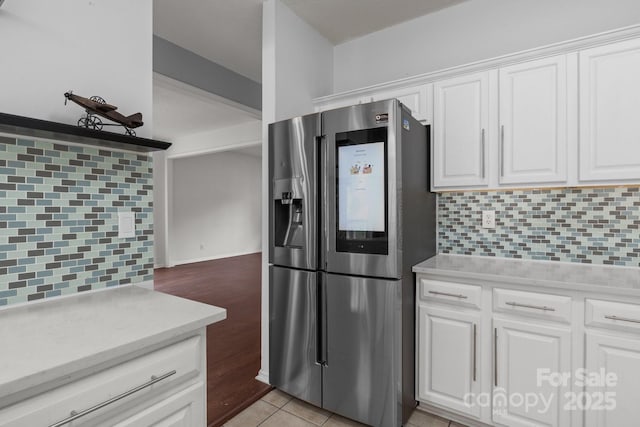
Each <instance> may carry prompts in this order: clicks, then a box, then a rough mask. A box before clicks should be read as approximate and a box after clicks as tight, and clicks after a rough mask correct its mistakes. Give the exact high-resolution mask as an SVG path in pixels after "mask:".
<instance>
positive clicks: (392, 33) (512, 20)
mask: <svg viewBox="0 0 640 427" xmlns="http://www.w3.org/2000/svg"><path fill="white" fill-rule="evenodd" d="M638 23H640V1H638V0H536V1H531V0H471V1H467V2H464V3H461V4H459V5H456V6H453V7H450V8H447V9H443V10H440V11H438V12H436V13H433V14H430V15H426V16H423V17H420V18H417V19H414V20H412V21H409V22H406V23H403V24H399V25H396V26H394V27H390V28H387V29H384V30H381V31H378V32H376V33H372V34H369V35H366V36H363V37H361V38H358V39H355V40H352V41H349V42H346V43H343V44H341V45H338V46H336V47H335V50H334V55H335V56H334V77H333V78H334V88H333V92H342V91H345V90H349V89H357V88H360V87H365V86H369V85H372V84H377V83H384V82H388V81H392V80H397V79H400V78H404V77H410V76H415V75H418V74H422V73H426V72H431V71H436V70H441V69H445V68H449V67H452V66H456V65H463V64H467V63H470V62H475V61H478V60H483V59H489V58H493V57H496V56H501V55H505V54H508V53H514V52H518V51H522V50H526V49H531V48H535V47H540V46H544V45H548V44H552V43H556V42H561V41H565V40H570V39H574V38H578V37H582V36H587V35H592V34H596V33H599V32H603V31H606V30H612V29H617V28H621V27H624V26H628V25H634V24H638ZM328 94H329V92H327V93H326V95H328Z"/></svg>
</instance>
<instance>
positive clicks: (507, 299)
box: [493, 288, 571, 323]
mask: <svg viewBox="0 0 640 427" xmlns="http://www.w3.org/2000/svg"><path fill="white" fill-rule="evenodd" d="M493 311H496V312H502V313H509V314H519V315H525V316H531V317H537V318H541V319H547V320H554V321H557V322H563V323H571V297H566V296H562V295H551V294H542V293H538V292H523V291H514V290H511V289H497V288H496V289H494V290H493Z"/></svg>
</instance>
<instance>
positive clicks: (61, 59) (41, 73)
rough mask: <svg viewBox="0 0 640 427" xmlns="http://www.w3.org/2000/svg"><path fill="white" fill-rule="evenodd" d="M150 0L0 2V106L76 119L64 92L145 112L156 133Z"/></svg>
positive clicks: (147, 131) (146, 132)
mask: <svg viewBox="0 0 640 427" xmlns="http://www.w3.org/2000/svg"><path fill="white" fill-rule="evenodd" d="M152 33H153V29H152V1H151V0H136V1H130V0H108V1H107V0H65V1H50V0H8V1H6V2H5V3H4V4H3V6H2V7H1V8H0V40H1V42H0V64H2V71H1V72H0V112H3V113H9V114H17V115H21V116H27V117H35V118H39V119H44V120H52V121H57V122H62V123H68V124H76V122H77V121H78V118H80V116H81V115H82V113H83V110H82V109H81V108H80V107H79V106H77V105H75V104H73V103H69V105H67V106H66V107H65V106H64V97H63V94H64V92H66V91H68V90H73V91H74V93H76V94H78V95H82V96H86V97H89V96H92V95H98V96H101V97H103V98H104V99H105V100H107V102H109V103H111V104H114V105H117V106H118V107H119V109H118V111H120V112H121V113H122V114H124V115H129V114H133V113H136V112H141V113H142V114H143V119H144V122H145V125H144V126H143V127H141V128H140V129H136V132H137V134H138V135H139V136H145V137H150V136H151V123H152V117H151V114H152V67H153V65H152Z"/></svg>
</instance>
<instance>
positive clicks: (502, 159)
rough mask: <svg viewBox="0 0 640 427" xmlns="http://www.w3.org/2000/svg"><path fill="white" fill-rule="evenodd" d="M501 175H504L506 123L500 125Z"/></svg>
mask: <svg viewBox="0 0 640 427" xmlns="http://www.w3.org/2000/svg"><path fill="white" fill-rule="evenodd" d="M500 176H504V125H502V126H500Z"/></svg>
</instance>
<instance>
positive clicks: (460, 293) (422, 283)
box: [418, 277, 482, 308]
mask: <svg viewBox="0 0 640 427" xmlns="http://www.w3.org/2000/svg"><path fill="white" fill-rule="evenodd" d="M418 289H419V298H420V299H421V300H424V301H438V302H444V303H447V304H455V305H462V306H467V307H474V308H480V305H481V296H482V287H480V286H474V285H463V284H460V283H453V282H441V281H439V280H431V279H425V278H422V277H418Z"/></svg>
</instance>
